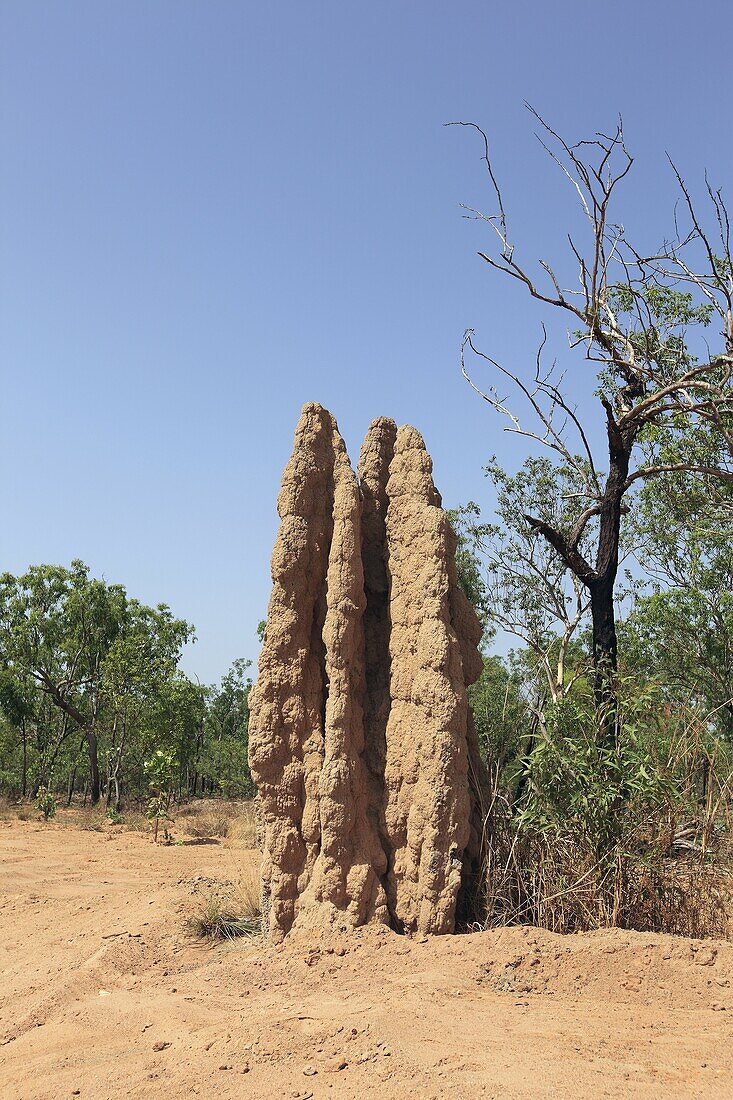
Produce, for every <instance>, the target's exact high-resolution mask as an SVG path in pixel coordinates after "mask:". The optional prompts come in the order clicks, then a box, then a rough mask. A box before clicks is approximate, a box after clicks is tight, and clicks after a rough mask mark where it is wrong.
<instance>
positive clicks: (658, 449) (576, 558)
mask: <svg viewBox="0 0 733 1100" xmlns="http://www.w3.org/2000/svg"><path fill="white" fill-rule="evenodd" d="M530 111H531V112H532V114H533V116H534V117H535V119H536V120H537V122H538V123H539V125H540V127H541V133H540V141H541V143H542V145H543V147H544V148H545V149H546V151H547V152H548V153H549V155H550V157H551V158H552V160H553V161H554V162H555V163H556V165H557V166H559V168H560V169H561V171H562V172H563V173H564V175H565V177H566V179H567V181H568V183H569V185H570V186H571V188H572V189H573V191H574V194H575V197H576V199H577V200H579V202H580V208H581V211H582V215H583V223H584V225H585V236H584V237H583V239H580V238H578V239H576V237H574V236H573V234H572V233H569V234H568V236H567V240H568V245H569V253H568V256H569V257H570V258H571V259H572V264H573V267H574V269H575V272H576V275H577V285H575V286H570V287H567V286H566V285H565V283H564V281H563V280H562V279H561V277H560V275H559V274H558V273H557V272H558V271H559V268H558V267H557V266H556V265H551V264H550V263H548V262H547V261H545V260H539V262H538V267H539V271H538V273H537V275H536V276H535V275H533V274H531V273H530V269H529V268H528V267H526V266H525V265H524V264H523V263H520V261H519V259H518V257H517V250H516V248H515V244H514V243H513V240H512V237H511V236H510V232H509V228H508V220H507V214H506V209H505V205H504V199H503V196H502V192H501V190H500V188H499V185H498V182H497V175H496V172H495V170H494V165H493V162H492V158H491V155H490V149H489V142H488V139H487V137H486V134H485V133H484V132H483V130H481V129H480V128H479V127H478V126H476V125H475V124H474V123H451V124H450V125H461V126H470V127H472V128H473V129H475V130H476V131H477V132H478V134H479V135H480V136H481V138H482V140H483V157H482V159H483V161H484V163H485V166H486V171H487V177H488V181H489V187H490V190H491V194H492V196H493V200H494V202H495V204H496V208H495V211H494V212H493V213H491V214H484V213H481V212H480V211H477V210H472V209H467V210H466V216H467V217H470V218H477V219H480V220H481V221H483V222H484V223H485V224H487V225H488V226H489V227H490V228H491V230H492V234H493V239H494V242H495V247H494V248H493V249H491V250H488V251H482V252H479V256H480V257H481V259H482V260H484V261H485V262H486V263H487V264H488V265H489V266H490V267H491V268H492V269H493V270H495V271H498V272H500V273H501V274H503V275H506V276H509V277H510V278H511V279H513V280H515V281H516V282H517V283H518V284H519V285H520V286H521V287H523V288H524V290H525V291H526V292H527V293H528V294H529V295H530V297H531V298H533V299H534V300H535V301H537V302H539V303H542V304H544V305H546V306H551V307H553V309H554V310H557V311H560V313H561V314H563V315H565V316H566V317H567V318H568V320H569V322H570V326H571V327H570V331H569V333H568V340H569V350H570V352H572V351H576V352H577V351H584V353H585V354H584V361H585V362H586V363H588V362H589V363H591V364H593V375H594V377H595V380H596V382H597V386H598V389H597V390H596V397H597V400H598V402H599V406H600V407H599V413H600V418H599V421H597V422H594V421H593V420H592V418H591V419H590V420H589V419H588V418H587V417H583V416H581V413H580V412H579V408H578V405H577V403H576V402H575V401H574V400H573V399H572V397H571V394H572V392H573V389H574V388H576V389H577V386H578V385H579V383H580V381H581V380H582V376H581V375H578V374H577V373H576V374H575V375H573V374H572V373H571V371H573V370H574V371H576V372H577V371H578V370H580V371H581V372H583V375H584V376H585V377H586V379H587V369H588V368H587V366H586V367H583V365H582V362H583V358H582V357H581V363H580V365H579V364H578V361H577V359H576V360H575V366H571V365H568V367H567V368H566V369H564V370H563V371H562V372H560V373H558V371H557V365H556V363H553V365H552V366H551V367H550V368H549V369H546V368H545V366H544V364H543V352H544V349H545V345H546V340H547V336H546V333H545V332H544V326H543V337H542V342H541V344H540V348H539V351H538V353H537V356H536V360H535V362H534V363H533V364H532V366H531V368H530V369H529V370H528V371H521V370H516V369H508V368H507V367H506V366H504V365H502V364H501V363H499V362H497V361H496V360H495V359H493V358H492V357H491V356H489V355H487V354H486V353H485V352H484V351H483V350H480V349H479V348H478V347H477V345H476V342H475V339H474V331H473V330H469V331H468V332H467V333H466V335H465V337H464V341H463V345H462V349H461V366H462V370H463V374H464V376H465V377H466V379H467V380H468V381H469V382H470V384H471V385H472V386H473V388H474V390H475V391H476V392H477V393H478V394H479V395H480V396H481V397H482V398H483V399H484V400H485V401H487V402H488V403H489V404H490V405H491V406H492V407H493V408H494V409H495V410H496V411H498V412H499V413H500V414H502V415H503V416H504V417H506V418H507V419H508V420H509V424H508V427H507V430H508V431H509V432H514V433H517V434H519V435H521V436H524V437H526V438H529V439H531V440H534V441H535V443H537V444H539V445H541V446H542V447H545V448H548V449H549V450H550V451H552V452H554V453H555V455H556V456H558V457H559V460H560V461H561V462H562V464H563V465H564V466H566V467H567V468H569V469H570V470H571V471H572V472H573V474H574V477H575V481H576V486H575V491H576V492H577V494H578V498H579V499H581V500H582V502H583V508H582V511H581V512H580V514H579V516H578V518H577V520H576V522H575V523H574V525H573V526H572V528H571V529H567V530H565V529H560V528H557V527H554V526H552V525H550V524H548V523H546V522H544V521H543V520H541V519H538V518H536V517H533V516H531V515H527V516H525V519H526V521H527V523H529V524H530V525H531V526H532V527H533V528H534V530H536V531H537V532H538V534H539V535H540V536H542V537H543V538H544V539H545V540H546V541H547V543H549V545H550V546H551V547H552V548H553V550H554V551H555V553H556V554H557V555H558V557H559V558H560V559H561V561H562V562H563V563H564V565H565V566H566V567H567V569H568V570H570V572H571V574H572V575H573V576H574V577H575V578H577V579H578V580H579V581H580V582H581V584H582V585H583V586H584V587H585V589H587V592H588V595H589V599H590V610H591V617H592V624H593V666H594V677H595V698H596V704H597V709H598V714H599V726H598V729H599V740H600V742H601V744H603V745H605V746H607V747H613V745H614V743H615V738H616V733H617V707H616V698H617V694H616V680H617V676H616V673H617V639H616V620H615V605H614V593H615V585H616V577H617V573H618V566H619V547H620V536H621V524H622V517H623V515H624V514H625V512H627V511H628V510H629V508H630V507H633V496H634V494H633V490H634V487H635V486H636V485H637V484H638V483H639V482H641V481H642V480H643V479H645V478H649V477H653V476H655V475H659V474H663V473H666V472H672V471H687V472H689V473H691V474H695V475H698V476H699V477H701V478H706V479H709V480H710V482H711V483H713V484H714V483H715V482H716V481H718V483H719V482H720V480H721V479H724V480H728V481H733V386H732V384H731V378H732V375H733V262H732V260H731V240H730V223H729V218H728V213H727V210H726V207H725V204H724V202H723V199H722V196H721V192H720V191H719V190H714V189H713V188H712V187H711V186H710V184H709V183H708V181H707V177H706V188H707V197H708V200H709V202H710V207H711V212H712V223H713V226H714V228H713V230H712V231H710V232H709V231H708V230H706V229H705V228H704V227H703V222H702V219H701V217H700V216H699V214H698V212H697V209H696V206H695V203H694V201H693V198H692V194H691V190H690V188H688V186H687V184H686V183H685V181H684V179H683V178H682V176H681V175H680V173H679V172H678V171H677V169H676V168H674V165H673V168H674V172H675V176H676V180H677V184H678V186H679V188H680V191H681V195H682V199H683V205H684V209H685V212H686V221H688V222H689V225H688V226H687V228H685V229H684V230H681V229H680V227H679V224H678V222H677V218H676V217H675V235H674V237H673V239H672V240H669V241H665V242H664V243H663V245H662V246H661V247H660V248H658V249H656V250H653V251H652V252H648V251H645V250H643V249H641V248H639V247H637V246H636V245H635V244H633V243H632V242H631V241H630V240H629V239H628V236H627V233H626V231H625V229H624V227H623V225H622V224H619V222H617V221H616V220H615V202H616V199H617V189H618V187H619V185H620V184H621V183H622V181H623V180H624V179H625V178H626V176H627V175H628V173H629V171H630V170H631V168H632V165H633V158H632V156H631V155H630V154H629V152H628V150H627V148H626V145H625V143H624V135H623V129H622V125H621V123H619V125H618V126H617V128H616V130H615V132H614V133H612V134H611V135H610V136H609V135H605V134H597V135H596V136H595V137H594V138H593V139H592V140H589V141H580V142H578V143H577V144H575V145H569V144H568V143H567V142H566V141H565V140H564V139H563V138H562V137H560V135H559V134H558V133H556V132H555V131H554V130H553V129H552V128H551V127H550V126H549V125H548V124H547V123H546V122H545V121H544V120H543V119H542V118H541V117H540V116H539V115H538V114H537V112H536V111H534V110H533V109H532V108H530ZM713 242H714V243H713ZM713 321H718V322H719V323H720V330H719V333H718V334H716V335H717V337H718V338H719V340H720V344H719V348H720V350H719V351H718V352H717V353H716V354H713V355H711V354H710V352H709V349H708V347H707V345H705V349H704V350H705V354H704V356H703V358H702V360H699V359H697V358H696V357H695V355H694V354H693V352H692V350H691V346H690V342H689V334H690V331H691V330H693V329H695V328H697V326H703V327H705V326H708V325H709V324H710V323H711V322H713ZM468 352H471V353H473V354H474V355H475V356H477V357H478V358H480V359H481V360H482V361H483V362H484V363H486V364H488V365H489V366H490V367H491V369H492V372H493V374H494V379H493V380H492V381H490V382H489V384H486V385H479V384H477V383H476V382H475V381H474V379H473V378H472V377H471V375H470V373H469V369H468V366H467V362H466V359H467V353H468ZM500 382H505V383H506V382H508V383H511V385H512V386H513V387H514V389H515V391H518V394H519V396H520V397H521V399H523V401H524V402H525V405H526V409H525V413H523V414H521V415H520V414H519V413H518V412H517V411H515V408H514V406H513V405H512V404H511V403H510V402H508V400H507V399H506V398H505V397H503V396H501V395H500V392H499V389H498V386H499V384H500ZM527 415H528V416H529V420H528V419H526V417H527ZM599 423H602V426H603V436H604V437H605V438H604V452H605V453H604V461H603V463H599V462H598V461H596V457H595V455H594V451H593V447H592V445H591V444H592V442H593V443H594V444H595V437H596V435H597V427H598V424H599ZM701 425H703V426H706V427H707V428H708V429H709V430H711V431H713V432H715V433H720V435H722V437H723V439H724V441H725V444H726V447H725V448H724V455H725V458H724V461H723V462H722V463H720V462H716V463H715V464H708V463H707V462H706V461H705V457H704V455H703V456H702V457H701V456H700V455H699V454H697V453H696V454H695V455H694V456H692V455H691V454H690V453H688V452H687V451H686V448H685V439H686V435H687V434H688V433H689V432H690V431H694V430H695V429H696V428H699V427H700V426H701Z"/></svg>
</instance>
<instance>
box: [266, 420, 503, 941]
mask: <svg viewBox="0 0 733 1100" xmlns="http://www.w3.org/2000/svg"><path fill="white" fill-rule="evenodd" d="M278 512H279V515H280V529H279V532H278V536H277V541H276V543H275V549H274V551H273V555H272V584H273V587H272V595H271V597H270V604H269V609H268V620H267V629H266V632H265V638H264V643H263V647H262V653H261V655H260V663H259V675H258V679H257V683H256V685H255V687H254V688H253V690H252V695H251V700H250V732H249V756H250V767H251V770H252V775H253V778H254V780H255V783H256V784H257V790H258V800H259V815H260V822H261V839H262V846H263V866H262V882H263V917H264V920H265V924H266V926H267V930H268V933H269V937H270V939H271V940H273V941H275V942H277V941H278V940H280V939H282V938H283V936H285V935H287V934H288V932H290V931H291V929H298V928H300V929H319V928H327V927H338V928H353V927H357V926H359V925H363V924H368V923H381V924H385V925H389V926H391V927H392V928H394V929H396V930H398V931H408V932H416V931H419V932H426V933H442V932H452V931H454V929H455V925H456V918H457V916H458V917H462V916H466V915H468V913H469V911H470V907H471V904H472V898H473V895H474V893H475V889H476V882H477V877H478V871H479V867H480V862H481V856H482V844H483V834H484V828H483V821H484V814H483V811H482V801H483V798H484V795H485V791H486V776H485V770H484V765H483V762H482V761H481V758H480V755H479V752H478V743H477V739H476V733H475V729H474V726H473V720H472V718H471V713H470V708H469V706H468V699H467V692H466V688H467V686H468V684H470V683H472V682H473V681H474V680H476V679H477V678H478V676H479V675H480V672H481V668H482V660H481V655H480V653H479V650H478V644H479V642H480V638H481V627H480V625H479V623H478V620H477V618H476V616H475V614H474V612H473V609H472V608H471V606H470V604H469V603H468V601H467V600H466V598H465V596H464V595H463V593H462V591H461V590H460V588H459V587H458V584H457V579H456V567H455V548H456V543H455V535H454V534H453V531H452V529H451V526H450V523H449V522H448V519H447V516H446V514H445V512H444V511H443V509H442V507H441V500H440V495H439V493H438V492H437V490H436V488H435V486H434V484H433V480H432V462H431V460H430V456H429V455H428V453H427V450H426V448H425V444H424V442H423V439H422V437H421V436H420V434H419V432H417V431H416V430H415V429H414V428H411V427H403V428H400V429H399V430H398V429H397V427H396V425H395V423H394V421H391V420H389V419H387V418H380V419H378V420H375V421H374V422H373V423H372V424H371V426H370V428H369V431H368V433H367V436H366V439H365V441H364V445H363V447H362V450H361V454H360V458H359V465H358V477H357V475H356V474H355V473H354V471H353V469H352V467H351V465H350V463H349V459H348V455H347V453H346V447H345V445H344V441H343V439H342V438H341V435H340V434H339V431H338V427H337V424H336V421H335V420H334V418H333V417H332V416H331V414H330V413H329V412H327V410H325V409H324V408H322V407H321V406H320V405H317V404H308V405H306V406H304V408H303V411H302V414H301V417H300V421H299V423H298V427H297V429H296V433H295V444H294V448H293V453H292V456H291V458H290V461H289V462H288V464H287V466H286V468H285V472H284V474H283V480H282V487H281V490H280V495H279V498H278Z"/></svg>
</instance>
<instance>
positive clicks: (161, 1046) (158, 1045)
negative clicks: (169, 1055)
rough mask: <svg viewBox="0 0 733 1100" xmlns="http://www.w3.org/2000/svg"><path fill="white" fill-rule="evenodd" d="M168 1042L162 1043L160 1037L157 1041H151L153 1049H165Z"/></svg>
mask: <svg viewBox="0 0 733 1100" xmlns="http://www.w3.org/2000/svg"><path fill="white" fill-rule="evenodd" d="M169 1046H170V1043H164V1042H163V1040H162V1039H159V1040H158V1042H157V1043H153V1050H167V1049H168V1047H169Z"/></svg>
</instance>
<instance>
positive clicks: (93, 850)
mask: <svg viewBox="0 0 733 1100" xmlns="http://www.w3.org/2000/svg"><path fill="white" fill-rule="evenodd" d="M255 858H256V857H255V854H254V853H253V852H247V851H236V850H234V849H233V848H231V847H229V846H228V845H227V843H226V842H222V843H211V844H187V845H184V846H171V847H158V848H156V847H154V846H153V845H152V843H151V840H150V838H149V837H147V836H145V835H144V834H139V833H132V832H125V831H122V830H121V829H120V828H119V827H118V828H114V827H108V828H106V829H105V831H102V832H95V831H84V830H82V829H79V828H74V827H70V826H68V825H67V826H63V825H60V824H50V825H40V824H37V823H35V822H30V821H29V822H22V821H12V822H8V821H4V822H0V964H1V974H0V1044H2V1045H0V1095H1V1096H2V1097H3V1100H5V1098H8V1100H10V1098H13V1100H14V1098H23V1100H26V1098H28V1100H30V1098H34V1100H35V1098H38V1100H40V1098H44V1100H58V1098H64V1097H73V1096H80V1097H89V1098H92V1097H94V1098H105V1097H122V1096H125V1097H166V1098H171V1100H173V1098H177V1097H188V1096H191V1095H199V1096H202V1097H223V1098H227V1097H256V1098H259V1097H262V1098H265V1100H269V1098H273V1097H287V1098H293V1100H295V1098H296V1097H297V1098H299V1100H308V1098H313V1100H320V1098H328V1097H339V1098H341V1097H344V1098H345V1097H350V1098H351V1097H353V1098H361V1097H367V1098H368V1097H380V1098H384V1097H388V1098H389V1097H399V1098H403V1097H404V1098H406V1097H417V1098H420V1100H429V1098H431V1097H435V1098H437V1097H449V1096H450V1097H459V1098H462V1100H470V1098H472V1097H497V1098H498V1097H501V1098H506V1097H509V1098H513V1097H532V1098H535V1097H549V1096H552V1097H582V1098H584V1100H585V1098H594V1097H665V1098H668V1097H726V1098H730V1097H731V1096H733V1044H732V1043H731V1040H732V1039H733V985H732V984H731V983H733V945H731V944H727V943H712V942H703V941H695V940H684V939H675V938H673V937H669V936H657V935H642V934H634V933H626V932H617V931H614V932H603V933H593V934H588V935H582V936H574V937H560V936H554V935H551V934H548V933H545V932H538V931H537V930H535V929H506V930H502V931H497V932H488V933H479V934H476V935H471V936H455V937H443V938H435V939H430V940H424V941H423V942H420V941H417V940H407V939H404V938H401V937H398V936H396V935H393V934H392V933H388V932H384V933H379V932H363V933H358V934H354V935H351V936H346V935H342V936H336V937H331V938H329V939H324V940H320V941H314V940H310V941H308V942H305V941H300V942H294V943H290V944H288V945H287V946H286V947H284V948H281V949H277V950H276V949H272V948H268V947H265V946H264V945H263V944H262V943H260V942H258V941H241V940H237V941H231V942H229V943H225V944H223V945H218V946H213V947H212V946H208V945H201V944H199V943H197V942H195V941H193V940H192V939H191V937H190V936H189V935H188V934H187V932H186V931H185V928H184V919H185V916H186V914H187V913H190V912H191V911H192V910H193V909H195V908H196V907H197V906H198V905H200V899H201V895H202V891H204V892H205V890H206V888H207V887H209V886H210V884H211V883H212V882H215V881H221V880H229V881H231V880H233V879H236V877H237V875H239V874H240V872H241V869H242V867H243V866H245V867H247V866H248V867H250V868H251V866H252V862H253V860H254V859H255Z"/></svg>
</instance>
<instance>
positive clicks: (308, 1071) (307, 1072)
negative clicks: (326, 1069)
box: [303, 1065, 318, 1077]
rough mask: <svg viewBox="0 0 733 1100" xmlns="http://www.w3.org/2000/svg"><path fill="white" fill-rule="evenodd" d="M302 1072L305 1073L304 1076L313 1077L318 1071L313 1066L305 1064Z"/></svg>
mask: <svg viewBox="0 0 733 1100" xmlns="http://www.w3.org/2000/svg"><path fill="white" fill-rule="evenodd" d="M303 1073H304V1074H305V1076H306V1077H315V1076H316V1074H317V1073H318V1070H317V1069H316V1067H315V1066H311V1065H307V1066H304V1068H303Z"/></svg>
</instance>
